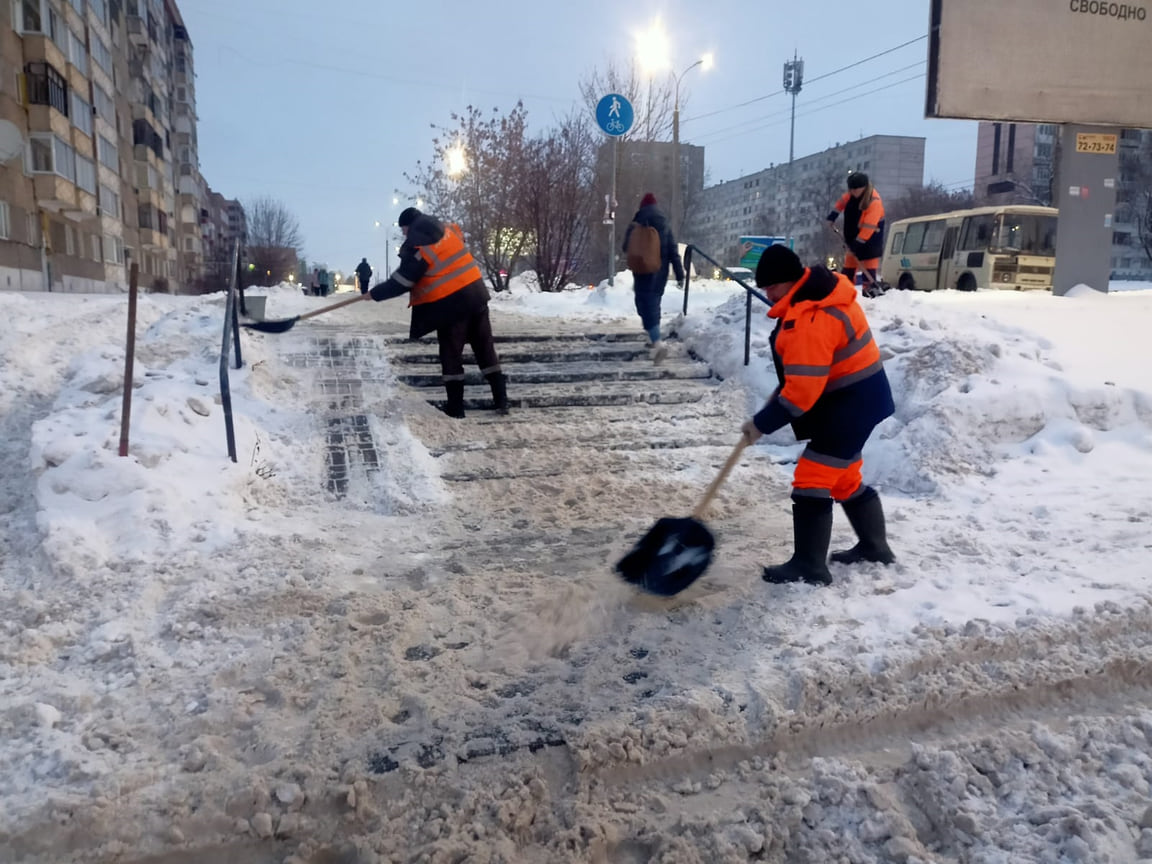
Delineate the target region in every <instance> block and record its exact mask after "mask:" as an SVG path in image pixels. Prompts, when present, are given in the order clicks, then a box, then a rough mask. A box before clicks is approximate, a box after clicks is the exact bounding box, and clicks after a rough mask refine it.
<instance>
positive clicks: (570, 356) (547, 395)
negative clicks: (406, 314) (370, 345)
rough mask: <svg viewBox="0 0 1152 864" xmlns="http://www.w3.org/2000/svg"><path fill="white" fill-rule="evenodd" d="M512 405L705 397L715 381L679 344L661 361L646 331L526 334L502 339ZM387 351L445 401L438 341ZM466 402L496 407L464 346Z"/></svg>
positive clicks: (402, 377) (412, 380) (403, 377)
mask: <svg viewBox="0 0 1152 864" xmlns="http://www.w3.org/2000/svg"><path fill="white" fill-rule="evenodd" d="M496 343H497V351H498V352H499V354H500V364H501V366H502V367H503V369H504V373H505V374H506V375H507V377H508V399H509V402H510V403H511V405H512V407H513V409H530V408H565V407H568V408H571V407H591V406H603V405H634V404H638V403H647V404H660V405H673V404H682V403H690V402H698V401H699V400H700V399H701V398H702V397H703V395H704V393H705V392H706V391H707V390H708V389H710V388H711V387H712V386H713V385H714V384H715V383H716V382H715V379H714V376H713V374H712V370H711V369H710V368H709V367H708V365H707V364H706V363H703V362H700V361H699V360H697V359H696V358H694V357H692V356H691V355H690V354H689V353H688V352H687V351H685V350H684V348H683V346H682V345H680V344H678V343H671V344H670V349H671V350H670V351H669V355H668V357H667V358H665V360H664V361H663V362H662V363H660V364H655V363H653V362H652V361H651V360H650V359H648V348H647V346H646V340H645V339H644V336H643V335H642V334H635V333H620V332H600V333H586V334H580V333H520V334H515V335H501V336H498V337H496ZM387 353H388V356H389V358H390V360H391V362H392V364H393V368H394V369H395V370H396V375H397V379H398V380H399V381H400V382H401V383H403V384H407V385H409V386H411V387H415V388H417V389H418V390H419V391H420V392H422V393H427V401H428V402H430V403H431V404H432V405H434V406H436V407H437V408H439V407H441V406H442V405H443V403H444V388H443V384H442V383H441V378H440V358H439V355H438V354H437V352H436V350H435V341H434V340H432V341H429V340H421V341H419V342H415V343H413V342H410V341H399V340H395V341H392V342H391V343H390V344H389V345H388V349H387ZM464 368H465V374H466V376H467V377H466V378H465V381H464V384H465V389H464V408H465V410H466V411H468V410H477V409H480V410H483V409H488V408H491V407H492V394H491V391H490V390H489V388H488V384H487V382H486V381H485V380H484V379H483V378H482V377H481V375H480V372H479V370H478V369H477V368H476V363H475V360H474V359H473V357H472V354H471V351H470V349H469V350H466V351H465V357H464Z"/></svg>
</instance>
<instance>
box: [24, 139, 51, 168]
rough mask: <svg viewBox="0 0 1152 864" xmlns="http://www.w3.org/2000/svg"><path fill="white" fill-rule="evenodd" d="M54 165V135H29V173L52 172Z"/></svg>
mask: <svg viewBox="0 0 1152 864" xmlns="http://www.w3.org/2000/svg"><path fill="white" fill-rule="evenodd" d="M53 170H54V169H53V167H52V136H51V135H29V136H28V173H29V174H51V173H53Z"/></svg>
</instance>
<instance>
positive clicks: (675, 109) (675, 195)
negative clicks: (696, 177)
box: [672, 53, 712, 240]
mask: <svg viewBox="0 0 1152 864" xmlns="http://www.w3.org/2000/svg"><path fill="white" fill-rule="evenodd" d="M697 66H699V67H700V68H701V70H702V71H704V72H707V71H708V70H709V69H711V68H712V55H711V54H710V53H709V54H705V55H703V56H702V57H701V58H700V59H699V60H697V61H696V62H695V63H693V64H692V65H691V66H689V67H688V68H687V69H685V70H684V71H683V72H681V73H680V74H679V75H676V76H674V77H675V81H676V93H675V97H674V100H673V102H672V233H673V234H674V235H675V236H676V239H677V240H679V239H680V228H681V225H680V222H681V220H680V80H681V79H682V78H683V77H684V76H685V75H687V74H688V73H689V72H691V71H692V70H693V69H695V68H696V67H697Z"/></svg>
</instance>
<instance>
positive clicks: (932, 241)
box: [920, 219, 945, 252]
mask: <svg viewBox="0 0 1152 864" xmlns="http://www.w3.org/2000/svg"><path fill="white" fill-rule="evenodd" d="M944 227H945V222H944V220H943V219H937V220H936V221H935V222H929V223H928V230H927V231H926V232H925V233H924V245H923V246H921V248H920V251H921V252H939V251H940V244H941V243H943V242H944Z"/></svg>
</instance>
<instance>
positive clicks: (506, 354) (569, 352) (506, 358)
mask: <svg viewBox="0 0 1152 864" xmlns="http://www.w3.org/2000/svg"><path fill="white" fill-rule="evenodd" d="M397 347H399V346H391V347H390V348H389V350H388V359H389V361H391V362H392V363H396V364H401V363H403V364H411V365H421V364H432V365H435V366H437V367H439V365H440V355H439V354H437V353H436V352H434V351H424V350H419V351H404V350H396V348H397ZM421 347H422V346H421ZM499 354H500V363H501V364H502V365H505V366H507V365H513V364H521V363H555V362H561V361H563V362H571V363H575V362H609V361H612V362H621V361H629V360H647V359H648V347H647V346H646V345H644V344H643V343H640V344H638V345H628V344H623V345H619V344H603V345H594V346H588V345H585V344H583V343H571V344H567V345H562V344H555V345H549V346H548V347H540V348H524V347H520V346H515V347H511V348H508V349H505V350H501V351H500V352H499ZM669 356H670V357H671V356H672V352H670V355H669ZM475 363H476V360H475V358H474V357H473V356H472V352H471V351H465V352H464V365H465V366H468V365H475Z"/></svg>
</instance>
